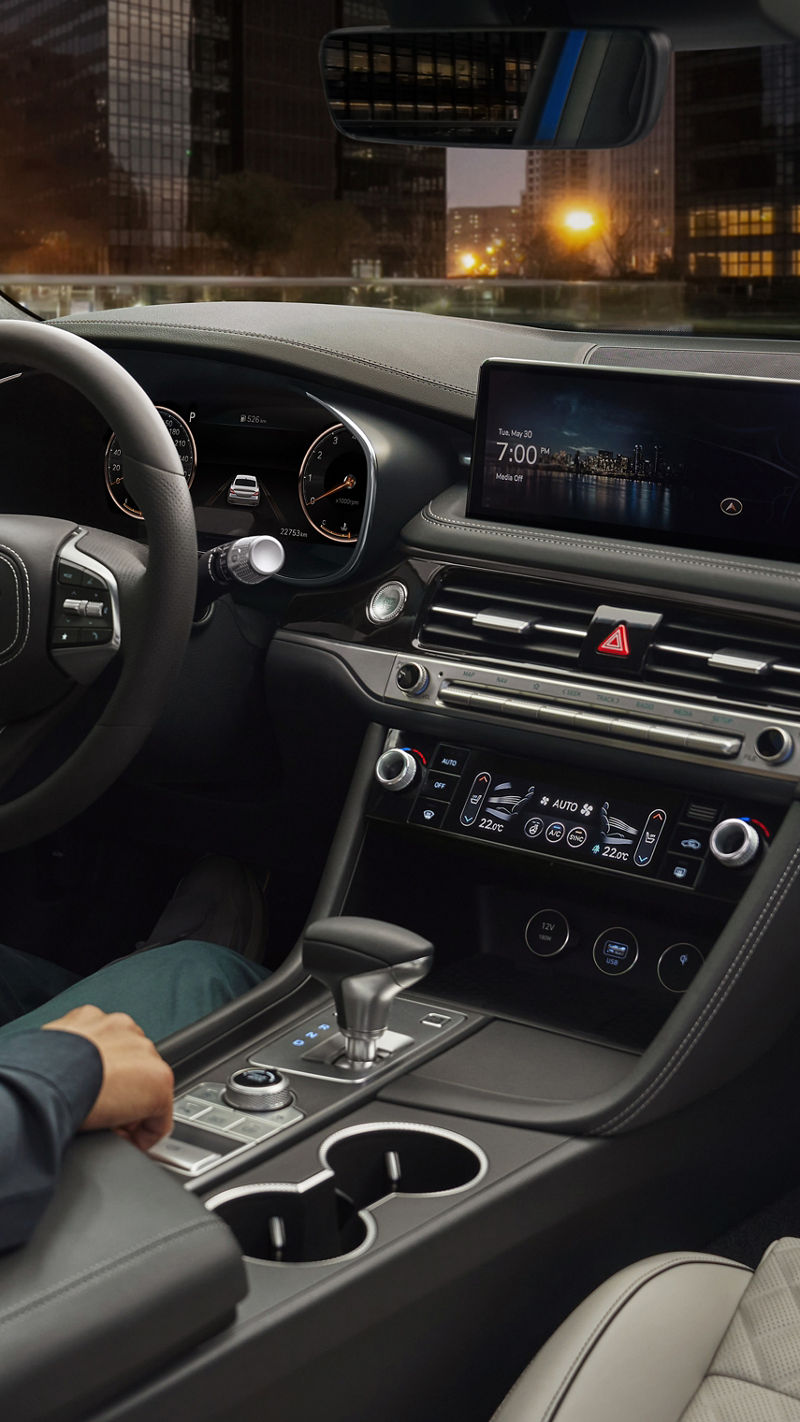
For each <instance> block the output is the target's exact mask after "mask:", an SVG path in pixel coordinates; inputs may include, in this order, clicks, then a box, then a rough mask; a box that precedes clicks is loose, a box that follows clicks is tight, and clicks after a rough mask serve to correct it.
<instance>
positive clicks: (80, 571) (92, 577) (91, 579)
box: [58, 558, 107, 593]
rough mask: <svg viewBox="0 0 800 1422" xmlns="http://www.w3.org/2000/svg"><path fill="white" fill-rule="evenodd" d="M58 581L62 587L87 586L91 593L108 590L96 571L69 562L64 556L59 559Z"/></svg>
mask: <svg viewBox="0 0 800 1422" xmlns="http://www.w3.org/2000/svg"><path fill="white" fill-rule="evenodd" d="M58 581H59V582H60V583H61V585H62V587H68V588H74V587H80V588H86V589H87V590H88V592H89V593H93V592H107V588H106V585H105V583H104V582H103V580H102V578H98V576H97V574H96V573H90V572H89V571H88V569H87V568H79V567H77V565H76V564H75V563H68V562H67V561H66V559H64V558H61V559H59V564H58Z"/></svg>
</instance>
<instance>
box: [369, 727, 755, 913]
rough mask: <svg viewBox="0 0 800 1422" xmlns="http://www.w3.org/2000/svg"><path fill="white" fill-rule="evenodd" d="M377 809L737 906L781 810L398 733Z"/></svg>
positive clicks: (381, 773) (425, 826) (434, 828)
mask: <svg viewBox="0 0 800 1422" xmlns="http://www.w3.org/2000/svg"><path fill="white" fill-rule="evenodd" d="M370 813H371V815H372V816H374V817H376V818H379V819H388V820H390V821H394V822H398V821H399V822H403V823H406V824H408V825H411V826H415V827H417V828H418V829H420V830H423V831H427V832H428V833H440V834H445V835H448V836H456V837H458V838H462V839H465V840H471V841H473V842H483V843H486V844H491V845H493V846H498V847H502V848H505V849H508V850H512V851H514V852H515V853H517V854H535V855H544V856H547V857H550V858H553V859H558V860H561V861H565V862H566V863H567V864H569V865H574V866H575V867H578V866H581V865H582V866H584V867H591V868H592V869H599V870H602V871H604V872H610V873H622V874H626V875H630V876H633V877H635V878H638V879H643V880H653V879H655V880H658V881H660V882H662V883H667V884H670V885H672V886H674V887H676V888H678V889H680V890H683V891H686V890H695V889H697V890H700V891H702V892H703V893H706V894H711V895H713V896H716V897H721V898H728V899H730V898H737V897H738V895H739V893H740V892H741V889H742V887H743V880H745V879H746V878H747V877H749V874H750V873H751V872H752V871H753V870H754V869H755V867H756V866H757V864H758V861H759V858H760V857H761V855H762V854H763V853H765V852H766V851H767V850H768V847H769V842H770V839H771V837H772V834H773V833H774V830H775V829H776V828H777V824H778V821H779V818H780V812H779V811H777V810H776V808H775V807H774V806H767V805H766V804H762V803H760V802H751V801H750V800H749V799H747V798H746V797H745V796H737V797H736V798H735V800H734V799H732V798H730V797H727V798H723V797H718V796H714V795H706V794H701V793H696V794H687V793H686V792H685V791H683V790H680V789H678V788H676V787H675V786H674V785H651V786H648V785H646V784H643V783H642V782H641V781H640V780H639V781H626V780H623V779H621V778H617V777H606V776H600V775H597V774H593V773H592V774H590V773H587V772H585V771H579V770H576V769H575V768H571V767H568V766H564V767H559V766H556V765H554V764H553V763H552V762H550V761H547V762H536V761H527V760H522V759H518V758H516V757H510V756H503V755H499V754H497V753H496V752H493V751H489V752H487V751H483V750H479V749H476V748H474V747H470V746H463V745H456V744H449V743H443V742H440V743H438V744H436V743H432V742H428V741H427V740H426V741H424V742H419V741H418V740H414V739H413V738H409V739H406V737H405V736H404V735H403V733H402V732H399V731H397V732H391V733H390V736H389V738H388V742H387V748H386V750H385V751H384V753H383V754H382V755H381V756H380V758H379V760H378V762H377V765H376V771H375V791H374V794H373V798H372V802H371V804H370Z"/></svg>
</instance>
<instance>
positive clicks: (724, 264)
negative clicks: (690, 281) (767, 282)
mask: <svg viewBox="0 0 800 1422" xmlns="http://www.w3.org/2000/svg"><path fill="white" fill-rule="evenodd" d="M774 270H775V254H774V252H771V251H769V252H691V253H690V254H689V271H690V273H691V275H692V276H699V277H712V276H713V277H771V276H773V275H774Z"/></svg>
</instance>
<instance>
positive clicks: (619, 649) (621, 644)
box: [597, 622, 631, 657]
mask: <svg viewBox="0 0 800 1422" xmlns="http://www.w3.org/2000/svg"><path fill="white" fill-rule="evenodd" d="M597 650H598V652H603V653H604V655H605V656H607V657H629V656H630V654H631V644H630V642H629V641H628V629H627V627H626V626H625V623H624V622H620V624H619V626H618V627H615V628H614V631H613V632H610V633H609V635H608V636H607V637H604V638H603V640H602V642H601V643H600V646H599V647H598V648H597Z"/></svg>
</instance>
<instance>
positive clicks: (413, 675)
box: [394, 662, 430, 696]
mask: <svg viewBox="0 0 800 1422" xmlns="http://www.w3.org/2000/svg"><path fill="white" fill-rule="evenodd" d="M394 679H395V682H396V684H397V686H398V687H399V688H400V690H401V691H404V692H405V694H406V696H421V695H422V693H423V691H425V690H426V688H427V686H428V683H429V681H430V677H429V675H428V669H427V667H424V666H423V665H422V662H401V664H400V666H399V667H398V668H397V671H396V672H395V675H394Z"/></svg>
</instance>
